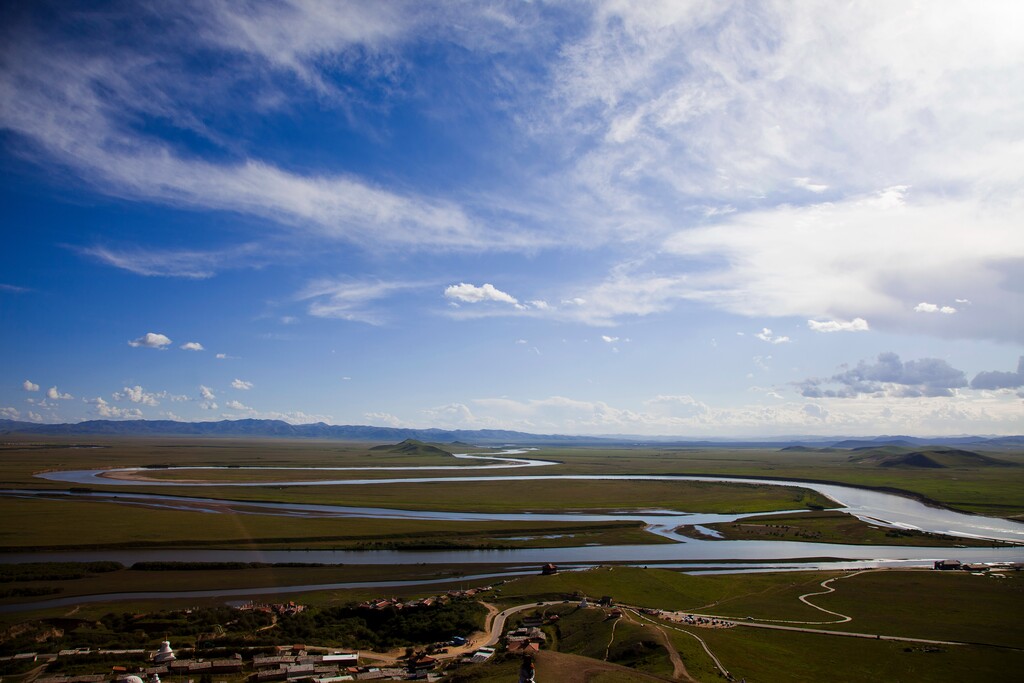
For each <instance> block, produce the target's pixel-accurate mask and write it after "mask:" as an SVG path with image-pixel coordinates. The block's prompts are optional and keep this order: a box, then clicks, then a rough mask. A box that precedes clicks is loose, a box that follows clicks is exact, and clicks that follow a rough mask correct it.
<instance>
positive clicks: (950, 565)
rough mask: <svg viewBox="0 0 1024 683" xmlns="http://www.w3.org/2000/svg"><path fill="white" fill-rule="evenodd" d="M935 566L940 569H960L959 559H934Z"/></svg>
mask: <svg viewBox="0 0 1024 683" xmlns="http://www.w3.org/2000/svg"><path fill="white" fill-rule="evenodd" d="M935 568H936V569H939V570H942V571H948V570H951V569H960V560H936V561H935Z"/></svg>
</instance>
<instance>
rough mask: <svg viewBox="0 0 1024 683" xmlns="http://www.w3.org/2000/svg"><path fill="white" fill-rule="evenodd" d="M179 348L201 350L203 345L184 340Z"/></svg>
mask: <svg viewBox="0 0 1024 683" xmlns="http://www.w3.org/2000/svg"><path fill="white" fill-rule="evenodd" d="M179 348H181V349H182V350H184V351H203V350H204V349H203V345H202V344H200V343H199V342H185V343H184V344H182V345H181V346H180V347H179Z"/></svg>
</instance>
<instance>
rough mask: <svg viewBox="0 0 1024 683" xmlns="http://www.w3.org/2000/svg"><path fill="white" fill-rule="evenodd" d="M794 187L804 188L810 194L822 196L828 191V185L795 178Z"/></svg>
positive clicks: (808, 179)
mask: <svg viewBox="0 0 1024 683" xmlns="http://www.w3.org/2000/svg"><path fill="white" fill-rule="evenodd" d="M793 185H795V186H796V187H800V188H803V189H805V190H807V191H808V192H814V193H816V194H821V193H822V192H824V191H825V190H827V189H828V185H822V184H820V183H814V182H812V181H811V179H810V178H793Z"/></svg>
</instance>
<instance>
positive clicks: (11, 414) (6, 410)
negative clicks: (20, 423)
mask: <svg viewBox="0 0 1024 683" xmlns="http://www.w3.org/2000/svg"><path fill="white" fill-rule="evenodd" d="M0 417H2V418H4V419H6V420H17V419H20V418H21V411H19V410H18V409H17V408H11V407H10V406H7V407H3V408H0Z"/></svg>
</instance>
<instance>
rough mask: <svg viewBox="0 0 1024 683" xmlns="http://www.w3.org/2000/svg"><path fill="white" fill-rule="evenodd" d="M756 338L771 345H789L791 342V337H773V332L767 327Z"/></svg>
mask: <svg viewBox="0 0 1024 683" xmlns="http://www.w3.org/2000/svg"><path fill="white" fill-rule="evenodd" d="M754 336H755V337H757V338H758V339H760V340H761V341H766V342H768V343H769V344H788V343H789V342H790V339H789V337H784V336H782V335H773V334H772V331H771V330H770V329H769V328H767V327H765V328H764V329H762V330H761V331H760V332H758V333H757V334H755V335H754Z"/></svg>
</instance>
